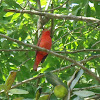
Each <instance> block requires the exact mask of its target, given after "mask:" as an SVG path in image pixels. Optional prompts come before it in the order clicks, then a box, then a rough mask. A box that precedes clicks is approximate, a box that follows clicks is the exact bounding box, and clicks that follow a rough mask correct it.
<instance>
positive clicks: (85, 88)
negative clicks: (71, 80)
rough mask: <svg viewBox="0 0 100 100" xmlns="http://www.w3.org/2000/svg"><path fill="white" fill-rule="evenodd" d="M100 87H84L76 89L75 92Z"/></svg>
mask: <svg viewBox="0 0 100 100" xmlns="http://www.w3.org/2000/svg"><path fill="white" fill-rule="evenodd" d="M99 87H100V85H96V86H90V87H83V88H74V89H73V90H74V91H77V90H87V89H93V88H99Z"/></svg>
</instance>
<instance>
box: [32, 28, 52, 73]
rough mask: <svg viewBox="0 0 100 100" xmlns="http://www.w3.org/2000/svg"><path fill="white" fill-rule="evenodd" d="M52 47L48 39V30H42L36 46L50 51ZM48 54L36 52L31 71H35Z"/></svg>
mask: <svg viewBox="0 0 100 100" xmlns="http://www.w3.org/2000/svg"><path fill="white" fill-rule="evenodd" d="M51 45H52V40H51V37H50V30H47V29H44V30H43V31H42V35H41V37H40V39H39V41H38V43H37V46H39V47H42V48H45V49H48V50H50V49H51ZM47 55H48V53H46V52H44V51H36V59H35V63H34V65H33V70H35V71H37V68H38V65H39V64H40V62H43V61H44V60H45V58H46V57H47Z"/></svg>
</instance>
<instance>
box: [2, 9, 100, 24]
mask: <svg viewBox="0 0 100 100" xmlns="http://www.w3.org/2000/svg"><path fill="white" fill-rule="evenodd" d="M4 11H6V12H16V13H27V14H36V15H40V16H45V17H47V18H55V19H66V20H77V21H86V22H99V23H100V20H99V19H96V18H93V17H84V16H74V15H62V14H52V13H46V12H39V11H30V10H15V9H4Z"/></svg>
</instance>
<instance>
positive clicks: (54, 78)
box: [45, 72, 66, 87]
mask: <svg viewBox="0 0 100 100" xmlns="http://www.w3.org/2000/svg"><path fill="white" fill-rule="evenodd" d="M45 76H46V79H47V81H48V82H49V83H50V84H52V85H54V86H56V85H63V86H65V87H66V85H65V84H64V83H63V82H62V80H60V79H59V78H58V77H57V76H56V75H54V74H52V73H51V72H47V73H45Z"/></svg>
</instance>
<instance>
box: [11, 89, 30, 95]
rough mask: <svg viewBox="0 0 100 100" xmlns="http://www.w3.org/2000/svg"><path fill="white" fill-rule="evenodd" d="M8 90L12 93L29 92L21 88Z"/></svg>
mask: <svg viewBox="0 0 100 100" xmlns="http://www.w3.org/2000/svg"><path fill="white" fill-rule="evenodd" d="M9 92H10V93H12V94H28V93H29V92H28V91H26V90H22V89H10V90H9Z"/></svg>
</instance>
